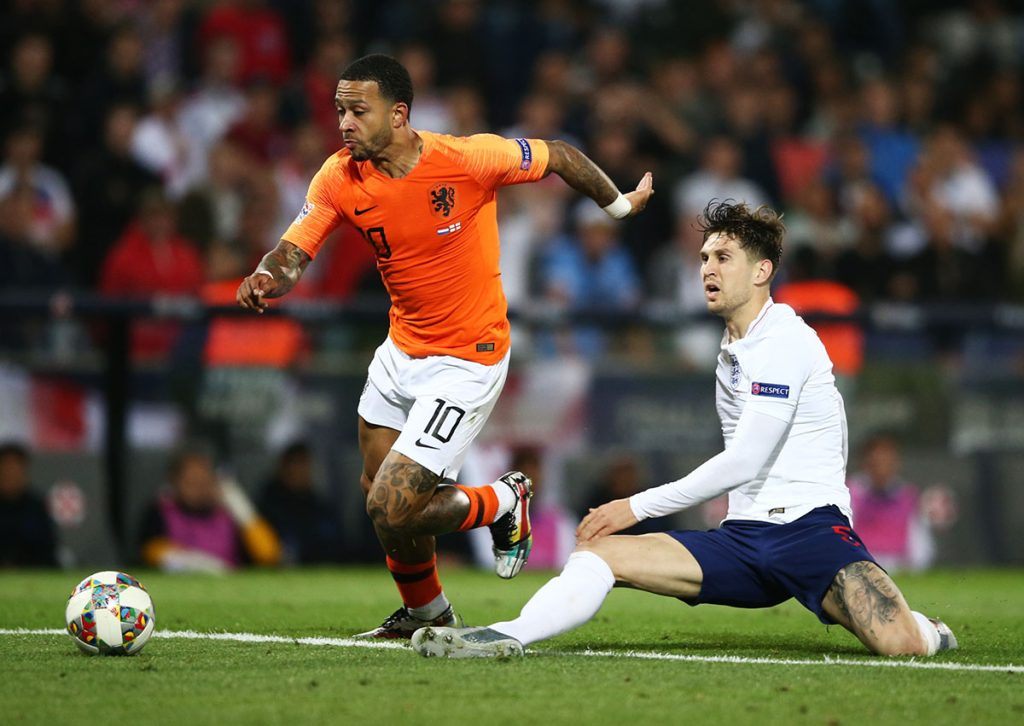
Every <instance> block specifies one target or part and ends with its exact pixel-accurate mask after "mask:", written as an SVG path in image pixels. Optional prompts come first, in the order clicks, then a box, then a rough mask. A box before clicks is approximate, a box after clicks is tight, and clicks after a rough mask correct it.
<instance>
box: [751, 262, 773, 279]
mask: <svg viewBox="0 0 1024 726" xmlns="http://www.w3.org/2000/svg"><path fill="white" fill-rule="evenodd" d="M774 271H775V265H773V264H772V261H771V260H761V261H760V262H758V263H757V272H756V273H755V276H754V277H755V281H756V282H757V283H758V284H761V283H765V282H769V281H770V280H771V279H772V273H773V272H774Z"/></svg>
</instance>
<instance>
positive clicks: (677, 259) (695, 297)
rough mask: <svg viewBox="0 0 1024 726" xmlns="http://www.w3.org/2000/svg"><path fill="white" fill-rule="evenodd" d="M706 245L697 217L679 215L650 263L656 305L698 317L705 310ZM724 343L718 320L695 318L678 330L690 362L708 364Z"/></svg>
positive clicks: (678, 344) (677, 344) (677, 340)
mask: <svg viewBox="0 0 1024 726" xmlns="http://www.w3.org/2000/svg"><path fill="white" fill-rule="evenodd" d="M703 244H704V240H703V239H702V236H701V233H700V229H699V228H698V227H697V225H696V219H695V218H693V217H691V216H686V215H682V214H681V215H679V216H677V217H676V224H675V234H674V235H673V237H672V239H671V240H669V241H668V242H667V243H665V244H664V245H663V246H662V247H660V248H659V249H658V250H657V251H656V252H655V254H654V256H653V257H652V259H651V263H650V265H648V268H647V270H648V283H647V292H648V294H649V297H650V300H651V301H652V302H654V303H656V304H660V305H665V306H670V307H671V308H674V309H675V310H677V311H678V312H681V313H684V314H687V315H692V316H695V317H696V316H698V315H702V314H703V313H704V312H705V307H706V303H705V301H704V288H703V287H702V286H701V284H700V248H701V246H702V245H703ZM721 343H722V331H721V328H720V326H718V325H717V324H716V323H715V321H714V320H708V319H694V320H690V321H688V322H687V323H686V324H685V325H683V326H682V327H681V328H680V329H679V330H678V331H676V332H675V335H674V340H673V348H674V349H675V350H676V351H677V352H678V353H679V355H680V356H681V357H682V359H683V360H684V361H685V362H686V364H687V365H689V366H693V367H707V366H708V365H709V364H708V361H709V360H713V359H714V357H715V353H716V351H717V350H718V349H719V347H720V346H721Z"/></svg>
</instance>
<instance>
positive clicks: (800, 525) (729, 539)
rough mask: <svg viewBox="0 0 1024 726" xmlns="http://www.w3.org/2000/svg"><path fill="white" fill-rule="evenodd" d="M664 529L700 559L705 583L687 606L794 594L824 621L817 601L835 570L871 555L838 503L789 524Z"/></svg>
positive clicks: (749, 602)
mask: <svg viewBox="0 0 1024 726" xmlns="http://www.w3.org/2000/svg"><path fill="white" fill-rule="evenodd" d="M665 534H667V535H669V536H670V537H674V538H675V539H677V540H679V541H680V542H682V543H683V545H684V546H685V547H686V549H688V550H689V551H690V552H691V553H692V554H693V556H694V557H695V558H696V559H697V562H698V563H699V564H700V568H701V570H703V572H704V582H703V584H702V585H701V589H700V594H699V595H698V596H697V597H696V598H692V599H685V600H683V602H685V603H687V604H689V605H699V604H701V603H709V604H712V605H731V606H733V607H740V608H766V607H771V606H773V605H778V604H779V603H781V602H785V601H786V600H788V599H789V598H791V597H795V598H796V599H797V600H798V601H799V602H800V604H801V605H803V606H804V607H805V608H807V609H808V610H810V611H811V612H813V613H814V614H815V615H817V616H818V619H819V620H821V622H823V623H825V624H826V625H831V624H833V620H832V619H831V618H830V617H829V616H828V615H826V614H825V613H824V611H823V610H822V609H821V601H822V599H823V598H824V597H825V593H826V592H828V589H829V587H831V586H832V581H833V580H834V579H835V576H836V573H837V572H839V570H841V569H843V568H844V567H846V566H847V565H849V564H851V563H853V562H860V561H861V560H867V561H869V562H874V561H875V558H874V557H872V556H871V553H870V552H868V548H867V547H865V546H864V543H863V542H861V540H860V537H858V536H857V533H856V532H854V531H853V529H851V527H850V520H848V519H847V518H846V517H845V516H844V515H843V513H842V512H841V511H840V510H839V507H836V506H834V505H829V506H827V507H818V508H817V509H813V510H811V511H810V512H808V513H807V514H805V515H804V516H802V517H800V519H797V520H796V521H794V522H790V523H789V524H769V523H767V522H755V521H751V520H729V521H727V522H725V523H724V524H723V525H722V526H721V527H719V528H718V529H712V530H708V531H706V532H697V531H693V530H674V531H671V532H666V533H665Z"/></svg>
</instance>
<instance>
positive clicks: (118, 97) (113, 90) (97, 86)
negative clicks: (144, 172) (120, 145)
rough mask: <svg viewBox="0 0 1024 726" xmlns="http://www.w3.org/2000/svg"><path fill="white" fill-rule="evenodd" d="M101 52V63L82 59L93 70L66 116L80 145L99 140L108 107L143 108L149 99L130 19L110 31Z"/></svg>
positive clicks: (139, 39)
mask: <svg viewBox="0 0 1024 726" xmlns="http://www.w3.org/2000/svg"><path fill="white" fill-rule="evenodd" d="M100 32H106V31H100ZM104 51H105V52H104V53H103V56H104V62H103V63H99V64H97V59H96V58H95V57H91V58H88V59H83V60H84V61H85V62H84V64H83V66H82V67H83V68H96V70H95V71H93V73H92V74H91V75H90V76H89V77H88V78H87V79H86V80H85V81H84V83H83V87H82V89H81V92H80V93H79V94H76V103H75V108H76V113H75V114H73V115H72V116H71V117H70V118H69V126H70V129H71V131H70V133H71V141H72V142H73V143H75V144H77V145H78V147H79V148H81V147H83V146H88V145H89V144H94V143H97V142H98V141H100V135H101V133H102V129H103V119H104V118H105V117H106V115H107V110H108V109H109V108H110V107H111V106H113V105H114V104H119V103H126V104H129V105H132V106H135V107H136V108H145V107H146V101H147V100H148V98H149V92H148V86H147V84H146V76H145V74H144V68H143V57H144V54H145V48H144V47H143V45H142V37H141V36H140V35H139V32H138V29H137V28H136V27H135V26H134V25H133V24H132V23H131V22H125V23H124V24H121V25H118V26H117V27H116V28H115V29H113V30H112V31H110V35H109V40H107V41H106V43H105V48H104ZM97 65H98V66H99V67H98V68H97Z"/></svg>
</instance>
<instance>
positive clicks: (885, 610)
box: [829, 561, 900, 635]
mask: <svg viewBox="0 0 1024 726" xmlns="http://www.w3.org/2000/svg"><path fill="white" fill-rule="evenodd" d="M829 597H831V598H832V602H833V603H835V605H836V607H837V608H838V609H839V611H840V612H841V613H842V614H843V615H844V616H846V618H847V620H849V622H850V625H852V626H853V628H854V629H855V630H856V631H858V632H862V633H868V634H872V635H878V634H879V633H877V632H876V631H875V628H876V627H882V626H884V625H886V624H888V623H892V622H894V621H895V620H896V616H897V615H898V613H899V608H900V591H899V590H898V589H897V588H896V583H894V582H893V581H892V579H891V578H890V577H889V576H888V575H887V574H885V572H883V571H882V569H881V568H880V567H878V566H877V565H875V564H874V563H872V562H867V561H861V562H854V563H853V564H851V565H847V566H846V567H844V568H843V569H841V570H840V571H839V573H838V574H837V575H836V579H835V580H834V581H833V583H832V587H831V588H830V589H829Z"/></svg>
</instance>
